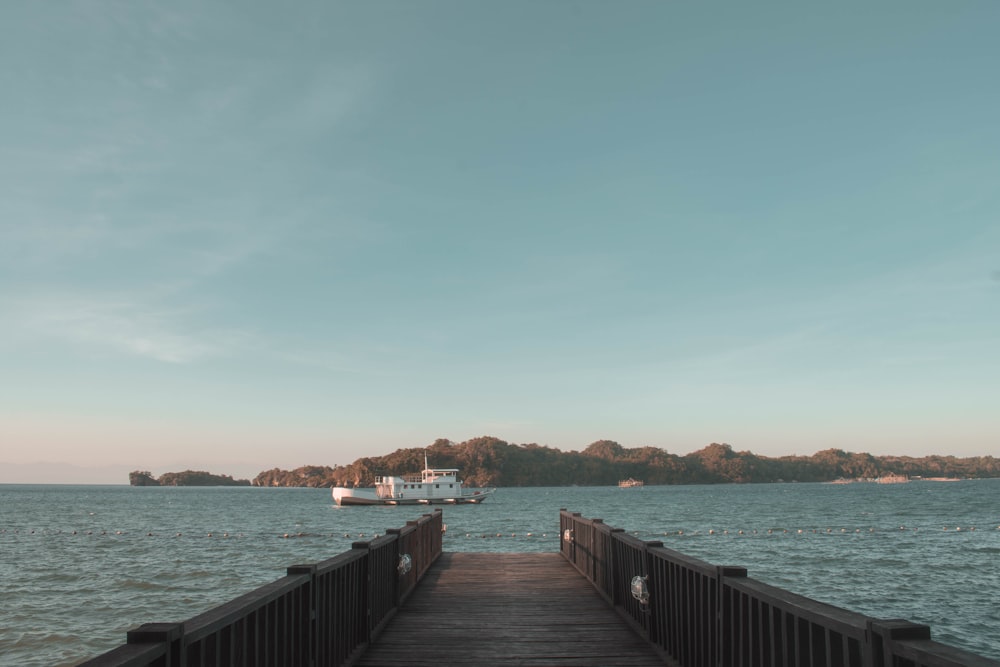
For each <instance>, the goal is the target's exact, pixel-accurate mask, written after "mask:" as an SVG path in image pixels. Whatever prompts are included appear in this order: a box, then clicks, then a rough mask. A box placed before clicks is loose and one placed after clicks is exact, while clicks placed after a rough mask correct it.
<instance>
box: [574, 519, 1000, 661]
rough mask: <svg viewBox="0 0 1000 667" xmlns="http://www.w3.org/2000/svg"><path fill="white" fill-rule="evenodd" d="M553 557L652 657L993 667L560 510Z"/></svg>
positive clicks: (896, 626)
mask: <svg viewBox="0 0 1000 667" xmlns="http://www.w3.org/2000/svg"><path fill="white" fill-rule="evenodd" d="M559 532H560V542H559V549H560V553H561V554H562V555H563V557H564V558H566V560H567V561H569V562H570V563H571V564H573V566H574V567H576V569H577V570H579V571H580V573H581V574H583V575H584V576H585V577H587V579H589V580H590V581H591V583H592V584H593V585H594V587H595V589H596V590H597V591H598V592H599V593H600V594H601V595H603V596H604V597H605V599H607V600H608V602H609V603H611V604H612V605H614V607H615V609H616V610H617V611H618V612H619V613H620V614H621V615H622V616H624V617H625V618H626V619H628V621H629V622H630V624H631V625H632V626H633V627H634V628H635V630H636V631H637V632H639V633H640V634H641V635H642V636H644V637H645V638H646V639H647V640H648V641H649V642H650V643H651V644H652V645H653V646H654V647H656V649H657V650H658V651H659V652H660V654H661V655H662V656H663V657H664V658H666V659H668V660H669V661H670V662H671V663H673V664H679V665H681V666H682V667H721V666H725V667H730V666H732V667H743V666H747V667H751V666H752V667H757V666H773V667H793V666H798V665H803V666H809V667H842V666H843V667H959V666H967V667H1000V661H996V660H992V659H990V658H985V657H982V656H979V655H976V654H973V653H970V652H968V651H965V650H962V649H959V648H955V647H952V646H947V645H945V644H941V643H938V642H935V641H933V640H931V638H930V637H931V635H930V628H929V627H928V626H926V625H921V624H917V623H911V622H909V621H905V620H898V619H888V620H887V619H876V618H872V617H869V616H866V615H864V614H860V613H856V612H852V611H848V610H845V609H841V608H839V607H835V606H833V605H829V604H825V603H822V602H818V601H816V600H812V599H810V598H807V597H804V596H801V595H797V594H795V593H791V592H789V591H785V590H783V589H780V588H777V587H774V586H770V585H768V584H765V583H762V582H760V581H756V580H754V579H750V578H748V577H747V571H746V569H745V568H741V567H730V566H717V565H711V564H709V563H706V562H704V561H701V560H699V559H697V558H692V557H691V556H687V555H685V554H682V553H680V552H677V551H673V550H671V549H666V548H664V547H663V544H662V543H661V542H645V541H643V540H640V539H638V538H636V537H634V536H631V535H628V534H626V533H625V532H624V531H623V530H621V529H618V528H611V527H609V526H607V525H605V524H604V522H603V521H601V519H586V518H583V517H581V516H580V514H578V513H572V512H568V511H566V510H561V511H560V512H559Z"/></svg>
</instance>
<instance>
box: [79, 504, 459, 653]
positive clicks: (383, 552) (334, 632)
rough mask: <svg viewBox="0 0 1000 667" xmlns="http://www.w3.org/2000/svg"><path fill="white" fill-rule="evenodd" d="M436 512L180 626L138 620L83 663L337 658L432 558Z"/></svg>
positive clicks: (437, 532)
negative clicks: (115, 643)
mask: <svg viewBox="0 0 1000 667" xmlns="http://www.w3.org/2000/svg"><path fill="white" fill-rule="evenodd" d="M442 530H443V521H442V515H441V511H440V510H436V511H435V512H433V513H432V514H425V515H424V516H423V517H421V518H420V519H418V520H416V521H410V522H408V523H407V524H406V526H405V527H404V528H401V529H390V530H388V531H386V534H385V535H384V536H382V537H378V538H376V539H374V540H371V541H370V542H355V543H354V544H353V545H352V548H351V550H350V551H347V552H344V553H342V554H339V555H337V556H334V557H333V558H330V559H328V560H325V561H322V562H320V563H316V564H310V565H294V566H292V567H289V568H288V571H287V574H286V576H284V577H282V578H281V579H278V580H277V581H274V582H271V583H270V584H266V585H264V586H261V587H260V588H258V589H256V590H254V591H251V592H249V593H247V594H245V595H242V596H240V597H238V598H236V599H234V600H231V601H230V602H227V603H225V604H223V605H220V606H218V607H215V608H214V609H210V610H208V611H206V612H204V613H203V614H199V615H198V616H195V617H194V618H191V619H189V620H187V621H184V622H183V623H147V624H144V625H141V626H139V627H138V628H137V629H135V630H131V631H129V632H128V633H127V635H126V642H127V643H126V644H124V645H122V646H119V647H118V648H116V649H113V650H111V651H108V652H107V653H104V654H102V655H99V656H97V657H95V658H93V659H91V660H89V661H87V662H84V663H82V664H83V665H85V666H87V667H140V666H145V665H155V666H157V667H200V666H203V665H205V666H207V665H254V666H257V665H261V666H264V665H274V666H276V667H279V666H285V665H344V664H348V663H350V661H351V660H353V659H354V658H355V657H356V656H358V655H360V653H361V652H363V651H364V649H365V647H366V646H367V645H368V644H369V643H370V642H371V641H372V639H373V638H374V637H376V636H377V635H378V633H379V632H380V631H381V629H382V628H383V627H384V625H385V623H386V622H387V621H388V620H389V619H390V618H391V617H392V615H393V614H394V613H395V610H396V608H397V607H398V606H399V604H400V602H401V600H402V599H404V598H405V596H406V595H407V594H409V592H410V591H411V590H412V589H413V587H414V586H416V584H417V582H418V581H419V580H420V578H421V577H422V576H423V575H424V573H426V572H427V569H428V568H429V567H430V566H431V564H432V563H433V562H434V561H435V560H437V558H438V557H439V556H440V555H441V548H442V540H441V532H442Z"/></svg>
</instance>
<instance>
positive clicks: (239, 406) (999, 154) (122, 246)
mask: <svg viewBox="0 0 1000 667" xmlns="http://www.w3.org/2000/svg"><path fill="white" fill-rule="evenodd" d="M998 26H1000V3H996V2H992V1H990V2H939V1H937V0H935V1H933V2H931V1H924V0H916V1H909V0H908V1H906V2H878V3H870V2H856V3H855V2H851V3H834V4H832V5H823V6H819V5H816V4H815V3H812V4H809V5H804V4H802V3H781V4H771V3H743V2H739V3H736V2H733V3H721V2H720V3H707V2H706V3H681V2H670V1H660V2H638V1H628V2H565V1H546V2H537V1H530V2H528V1H517V0H513V1H507V0H505V1H503V2H492V3H487V2H466V1H464V0H463V1H461V2H432V1H412V0H406V1H404V2H387V1H381V0H376V1H373V2H349V3H348V2H331V1H303V2H296V3H276V2H240V3H235V2H218V1H210V2H201V1H198V2H192V1H182V2H168V3H161V2H150V1H137V0H127V1H122V2H111V1H101V0H94V1H88V2H82V1H79V2H73V1H65V2H27V1H21V0H13V1H11V2H4V3H3V5H2V6H0V91H2V103H0V323H2V326H0V461H2V462H3V463H2V464H0V481H6V482H11V481H65V482H72V481H81V482H92V481H106V482H116V483H123V482H125V481H126V478H125V476H124V473H127V471H128V470H133V469H137V468H140V469H149V470H151V471H152V472H153V473H154V474H161V473H163V472H166V471H170V470H183V469H187V468H194V469H207V470H211V471H213V472H218V473H225V474H233V475H237V476H248V475H249V476H252V475H254V474H256V473H257V472H259V471H261V470H264V469H268V468H272V467H282V468H293V467H297V466H300V465H304V464H317V465H333V464H338V463H339V464H345V463H349V462H351V461H353V460H354V459H356V458H358V457H360V456H366V455H380V454H385V453H389V452H391V451H393V450H395V449H397V448H402V447H417V446H423V445H426V444H429V443H431V442H433V441H434V439H436V438H439V437H444V438H449V439H452V440H456V441H461V440H465V439H468V438H471V437H475V436H479V435H495V436H497V437H500V438H503V439H505V440H507V441H509V442H518V443H528V442H537V443H539V444H543V445H549V446H553V447H558V448H560V449H563V450H573V449H577V450H579V449H583V448H584V447H586V446H587V445H588V444H589V443H591V442H593V441H595V440H598V439H602V438H609V439H613V440H617V441H618V442H620V443H622V444H623V445H624V446H626V447H638V446H644V445H652V446H656V447H662V448H664V449H667V450H668V451H671V452H674V453H679V454H683V453H687V452H690V451H693V450H696V449H700V448H701V447H703V446H704V445H706V444H708V443H710V442H728V443H730V444H731V445H732V446H733V447H734V448H736V449H741V450H743V449H748V450H751V451H754V452H756V453H759V454H763V455H768V456H776V455H782V454H791V453H798V454H812V453H814V452H816V451H819V450H821V449H826V448H830V447H838V448H842V449H845V450H848V451H867V452H872V453H875V454H913V455H925V454H931V453H940V454H955V455H962V456H966V455H986V454H990V455H994V456H997V455H1000V416H998V415H1000V408H998V407H997V406H998V405H1000V391H998V387H1000V245H998V244H1000V121H998V119H1000V86H998V85H997V72H998V71H1000V40H998V39H997V30H998ZM35 463H42V464H44V465H43V466H35V465H31V464H35Z"/></svg>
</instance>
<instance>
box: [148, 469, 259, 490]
mask: <svg viewBox="0 0 1000 667" xmlns="http://www.w3.org/2000/svg"><path fill="white" fill-rule="evenodd" d="M128 483H129V484H131V485H132V486H250V480H248V479H233V478H232V477H230V476H229V475H213V474H212V473H210V472H205V471H203V470H185V471H184V472H168V473H164V474H162V475H160V477H159V478H156V477H153V474H152V473H151V472H149V471H148V470H133V471H132V472H130V473H129V474H128Z"/></svg>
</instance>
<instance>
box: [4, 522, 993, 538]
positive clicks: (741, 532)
mask: <svg viewBox="0 0 1000 667" xmlns="http://www.w3.org/2000/svg"><path fill="white" fill-rule="evenodd" d="M995 530H997V531H1000V525H998V526H996V528H995ZM919 531H920V528H919V527H917V526H914V527H912V528H911V527H908V526H905V525H902V526H899V527H898V529H888V530H887V529H881V528H879V529H876V528H875V527H872V526H869V527H865V528H857V527H856V528H847V527H840V528H808V529H804V528H797V529H788V528H768V529H766V530H763V529H760V530H758V529H756V528H754V529H742V528H741V529H734V530H729V529H725V528H724V529H715V528H710V529H708V530H706V531H701V530H685V529H677V530H673V531H663V532H662V533H660V532H657V533H643V532H641V531H632V532H631V534H632V535H634V536H636V537H639V536H642V535H648V536H653V537H674V536H676V537H697V536H702V535H709V536H718V535H723V536H729V535H737V536H748V535H760V534H764V535H772V536H773V535H807V534H811V535H815V534H826V535H832V534H842V535H847V534H854V535H858V534H862V533H869V534H871V533H875V532H899V533H902V532H912V533H917V532H919ZM942 531H944V532H956V533H960V532H975V531H976V527H975V526H943V527H942ZM442 533H443V534H445V535H446V536H447V537H453V536H451V535H447V533H446V531H445V530H442ZM132 534H135V533H130V532H129V531H125V530H115V531H109V530H101V531H94V530H87V531H82V530H73V531H63V530H61V529H60V530H55V531H48V530H40V529H30V530H23V531H22V530H21V529H19V528H15V529H13V530H9V529H7V528H2V529H0V535H33V536H37V537H44V536H51V535H68V536H94V535H98V536H109V535H113V536H117V537H121V536H128V535H132ZM139 534H141V533H139ZM201 535H203V536H204V537H206V538H215V539H219V538H222V539H227V538H245V537H247V535H246V534H245V533H229V532H223V533H221V534H220V533H216V532H214V531H213V532H208V533H201ZM161 536H162V535H160V534H159V533H156V532H154V531H148V532H146V533H145V537H161ZM172 536H173V537H175V538H179V537H185V536H188V537H197V534H195V533H183V532H176V533H173V534H172ZM557 536H558V533H553V535H552V537H557ZM278 537H280V538H282V539H293V538H307V537H339V538H343V539H348V540H349V539H359V540H367V539H375V538H377V537H380V534H379V533H377V532H372V533H368V532H363V533H328V534H327V533H307V532H296V533H279V534H278ZM454 537H463V535H462V534H459V535H455V536H454ZM464 537H466V538H480V539H486V538H492V539H497V538H515V539H516V538H538V537H541V538H548V537H549V534H548V533H536V532H526V533H517V532H512V533H502V532H496V533H493V532H490V533H471V532H469V533H465V534H464Z"/></svg>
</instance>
